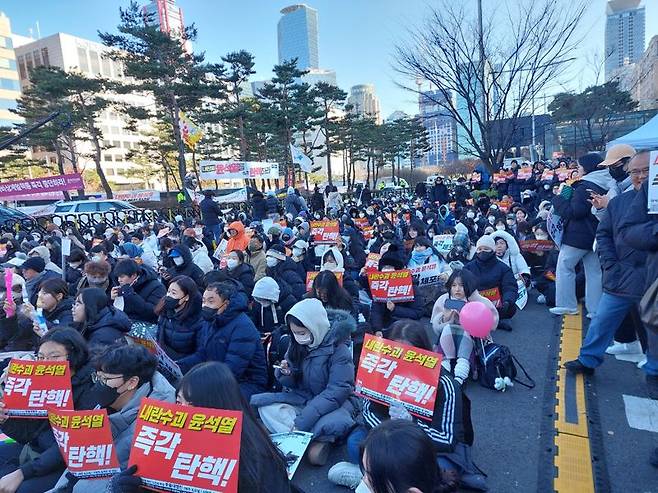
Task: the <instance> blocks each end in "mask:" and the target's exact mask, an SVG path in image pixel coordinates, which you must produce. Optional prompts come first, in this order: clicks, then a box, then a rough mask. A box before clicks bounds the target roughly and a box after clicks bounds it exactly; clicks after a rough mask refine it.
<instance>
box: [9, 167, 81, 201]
mask: <svg viewBox="0 0 658 493" xmlns="http://www.w3.org/2000/svg"><path fill="white" fill-rule="evenodd" d="M84 186H85V185H84V182H83V181H82V176H81V175H80V173H72V174H69V175H56V176H49V177H47V178H33V179H29V180H17V181H6V182H4V183H0V198H4V197H22V196H24V195H33V194H36V193H43V192H49V193H50V192H62V191H64V190H77V189H79V188H84Z"/></svg>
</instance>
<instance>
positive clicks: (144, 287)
mask: <svg viewBox="0 0 658 493" xmlns="http://www.w3.org/2000/svg"><path fill="white" fill-rule="evenodd" d="M122 293H123V303H124V305H123V311H124V312H125V314H126V315H128V317H129V318H130V319H131V320H133V321H142V322H152V323H154V322H156V321H157V320H158V317H157V315H156V314H155V312H154V309H155V305H157V304H158V303H159V302H160V300H161V299H162V298H164V296H165V295H166V294H167V289H166V288H165V287H164V284H162V283H161V282H160V281H159V280H158V276H157V275H156V273H155V272H154V271H153V270H152V269H150V268H148V267H144V266H142V267H140V272H139V276H138V277H137V280H136V281H135V282H134V284H133V285H132V286H123V288H122Z"/></svg>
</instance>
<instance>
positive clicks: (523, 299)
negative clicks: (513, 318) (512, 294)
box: [514, 275, 528, 310]
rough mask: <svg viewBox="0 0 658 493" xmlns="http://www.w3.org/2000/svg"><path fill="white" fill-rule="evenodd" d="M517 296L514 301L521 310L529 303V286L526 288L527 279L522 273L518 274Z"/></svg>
mask: <svg viewBox="0 0 658 493" xmlns="http://www.w3.org/2000/svg"><path fill="white" fill-rule="evenodd" d="M516 286H517V293H518V294H517V297H516V301H515V302H514V303H515V304H516V306H517V307H518V309H519V310H523V309H524V308H525V306H526V305H527V304H528V288H526V285H525V281H524V280H523V278H522V277H521V275H518V276H516Z"/></svg>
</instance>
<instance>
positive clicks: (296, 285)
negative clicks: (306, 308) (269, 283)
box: [266, 257, 306, 301]
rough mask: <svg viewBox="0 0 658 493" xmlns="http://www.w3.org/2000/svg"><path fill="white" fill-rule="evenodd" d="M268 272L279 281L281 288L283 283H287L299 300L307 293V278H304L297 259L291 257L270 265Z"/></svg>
mask: <svg viewBox="0 0 658 493" xmlns="http://www.w3.org/2000/svg"><path fill="white" fill-rule="evenodd" d="M266 273H267V275H268V276H270V277H271V278H272V279H274V280H275V281H276V282H277V284H278V285H279V288H280V289H282V284H287V285H288V286H289V288H290V290H291V291H292V294H293V296H294V297H295V298H296V299H297V301H299V300H301V299H302V298H303V297H304V294H306V278H304V279H302V277H301V276H300V275H299V271H298V270H297V265H296V264H295V261H294V260H293V259H291V258H290V257H286V259H285V260H283V261H279V263H277V264H276V265H275V266H274V267H268V268H267V270H266Z"/></svg>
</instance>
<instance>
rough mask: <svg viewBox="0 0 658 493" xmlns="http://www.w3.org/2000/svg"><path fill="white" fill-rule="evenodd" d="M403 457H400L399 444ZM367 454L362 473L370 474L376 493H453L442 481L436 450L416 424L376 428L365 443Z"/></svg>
mask: <svg viewBox="0 0 658 493" xmlns="http://www.w3.org/2000/svg"><path fill="white" fill-rule="evenodd" d="M402 443H403V444H404V453H403V454H401V453H400V444H402ZM362 450H364V451H365V452H367V453H368V456H367V457H366V459H367V463H365V464H364V463H363V454H361V462H362V464H361V469H362V470H363V471H364V474H365V473H366V472H367V475H368V481H369V483H370V486H371V488H372V491H373V492H374V493H390V492H392V491H395V492H401V491H408V490H409V489H410V488H418V489H419V490H420V491H422V492H423V493H443V492H447V491H453V488H452V487H449V486H448V485H446V484H445V483H444V482H443V480H442V479H441V475H440V473H439V468H438V466H437V464H436V455H435V452H434V446H433V445H432V440H431V439H430V437H429V436H427V434H426V433H425V432H424V431H423V430H422V429H421V428H420V427H419V426H418V425H417V424H415V423H413V422H411V421H405V420H401V419H389V420H386V421H384V422H383V423H381V424H380V425H379V426H377V427H376V428H374V429H373V430H372V431H371V432H370V434H369V435H368V438H366V440H365V442H364V443H363V446H362Z"/></svg>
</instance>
